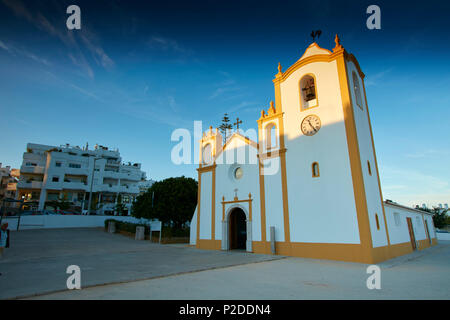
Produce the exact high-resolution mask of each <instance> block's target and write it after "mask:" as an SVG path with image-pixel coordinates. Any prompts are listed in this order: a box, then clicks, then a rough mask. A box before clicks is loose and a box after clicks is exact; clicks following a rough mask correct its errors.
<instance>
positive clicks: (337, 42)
mask: <svg viewBox="0 0 450 320" xmlns="http://www.w3.org/2000/svg"><path fill="white" fill-rule="evenodd" d="M340 41H341V39H339V37H338V35H337V34H336V36H335V37H334V42H335V43H336V46H335V47H334V48H333V52H336V51H338V50H341V49H343V47H342V45H341V42H340Z"/></svg>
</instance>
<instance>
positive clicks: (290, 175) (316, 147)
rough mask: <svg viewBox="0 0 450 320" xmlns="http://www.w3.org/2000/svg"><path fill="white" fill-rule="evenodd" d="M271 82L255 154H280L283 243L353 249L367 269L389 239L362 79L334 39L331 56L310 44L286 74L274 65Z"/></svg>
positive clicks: (337, 39)
mask: <svg viewBox="0 0 450 320" xmlns="http://www.w3.org/2000/svg"><path fill="white" fill-rule="evenodd" d="M273 82H274V88H275V106H271V108H269V111H268V113H267V114H266V113H265V112H264V111H263V112H262V114H261V118H260V119H259V120H258V124H259V128H260V148H262V149H263V150H265V152H270V149H271V148H275V150H277V149H276V148H277V147H278V148H279V151H280V152H282V153H283V157H280V160H283V159H282V158H285V161H284V163H283V161H280V166H281V167H280V169H281V170H280V173H281V180H282V186H283V184H285V188H286V194H285V195H284V197H283V206H284V210H283V213H284V221H285V223H284V234H285V238H286V239H285V241H286V242H289V241H290V242H293V243H304V242H314V243H342V244H359V245H360V249H358V250H361V252H360V253H358V255H360V257H359V259H360V260H361V261H370V260H371V257H372V256H371V254H372V251H371V250H373V248H375V247H377V246H386V245H388V243H389V239H388V234H387V231H386V220H385V218H384V206H383V204H382V195H381V188H380V182H379V177H378V168H377V163H376V156H375V148H374V144H373V136H372V130H371V126H370V117H369V111H368V107H367V99H366V96H365V89H364V73H363V72H362V71H361V68H360V66H359V64H358V62H357V60H356V58H355V57H354V56H353V55H352V54H349V53H348V52H347V51H346V50H345V49H344V47H343V46H342V45H341V43H340V39H339V37H338V36H337V35H336V37H335V47H334V48H333V51H330V50H328V49H324V48H321V47H320V46H319V45H318V44H317V43H316V42H314V43H312V44H311V45H309V46H308V48H307V49H306V51H305V52H304V53H303V55H302V56H301V57H300V59H299V60H297V61H296V62H295V63H294V64H293V65H292V66H290V67H289V68H287V69H286V70H285V71H284V72H283V71H282V69H281V66H280V65H278V73H277V74H276V75H275V79H274V80H273ZM271 123H274V126H275V125H276V126H277V129H278V131H277V137H279V139H278V140H277V141H276V142H272V141H273V140H271V142H269V141H266V140H267V137H269V138H270V139H271V138H272V136H271V134H270V133H268V129H270V130H272V128H271V127H270V125H271ZM261 140H263V144H261ZM276 143H279V144H278V145H277V144H276ZM325 221H326V223H325ZM377 221H379V222H380V223H377ZM317 230H321V232H317ZM322 233H323V234H326V235H327V236H326V237H324V236H323V234H322ZM288 237H289V238H288ZM327 238H329V239H328V240H327ZM288 247H289V245H288ZM291 249H292V248H291ZM287 250H289V249H287Z"/></svg>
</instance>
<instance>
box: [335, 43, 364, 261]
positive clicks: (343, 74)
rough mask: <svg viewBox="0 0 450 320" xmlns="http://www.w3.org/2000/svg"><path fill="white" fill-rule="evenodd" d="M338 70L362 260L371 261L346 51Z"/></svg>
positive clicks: (339, 57) (337, 61) (338, 53)
mask: <svg viewBox="0 0 450 320" xmlns="http://www.w3.org/2000/svg"><path fill="white" fill-rule="evenodd" d="M335 54H337V59H336V63H337V68H338V75H339V84H340V89H341V98H342V107H343V111H344V122H345V131H346V135H347V146H348V152H349V160H350V168H351V172H352V182H353V191H354V198H355V206H356V214H357V218H358V227H359V238H360V242H361V247H362V250H361V254H362V255H363V256H362V257H361V260H365V261H370V260H371V255H372V252H371V251H372V236H371V232H370V222H369V213H368V209H367V199H366V192H365V188H364V180H363V173H362V168H361V156H360V152H359V145H358V137H357V133H356V124H355V117H354V113H353V107H352V100H351V95H350V86H349V82H348V76H347V65H346V61H345V51H344V50H341V51H337V52H336V53H335Z"/></svg>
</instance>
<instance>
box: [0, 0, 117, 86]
mask: <svg viewBox="0 0 450 320" xmlns="http://www.w3.org/2000/svg"><path fill="white" fill-rule="evenodd" d="M2 2H3V3H4V4H5V5H6V6H7V7H9V8H10V9H11V10H12V11H13V12H14V14H16V15H17V16H19V17H24V18H25V19H26V20H27V21H28V22H30V23H31V24H33V25H34V26H35V27H37V28H38V29H40V30H42V31H44V32H46V33H47V34H49V35H51V36H53V37H56V38H58V39H59V40H60V41H61V42H62V43H63V44H64V45H65V46H66V48H67V49H68V51H69V53H68V54H67V56H68V57H69V60H70V61H71V62H72V63H73V64H74V65H75V66H77V67H79V68H81V70H83V71H84V73H85V75H86V76H87V77H89V78H91V79H93V78H94V71H93V68H92V67H91V65H90V63H89V62H88V60H87V59H86V57H85V55H84V53H83V49H84V48H85V49H86V50H87V51H88V52H90V53H91V54H92V57H93V59H94V61H95V62H96V63H97V64H98V65H99V66H101V67H103V68H104V69H106V70H108V71H109V70H111V69H112V67H113V66H114V65H115V63H114V61H113V59H111V57H110V56H108V55H107V54H106V52H105V50H104V49H103V48H102V46H101V45H99V44H98V41H97V40H96V37H95V35H94V34H93V33H92V32H89V30H88V28H87V27H86V24H84V25H83V28H82V30H81V31H80V34H79V35H77V36H75V33H73V32H70V31H69V30H67V29H66V28H56V27H55V26H54V24H53V23H52V22H51V21H49V19H47V18H46V17H45V16H44V15H43V14H42V13H41V12H36V13H34V12H31V11H30V10H28V9H27V8H26V6H25V5H24V4H23V3H22V1H21V0H2ZM76 37H79V39H81V41H77V39H76ZM80 44H83V45H84V46H80ZM29 58H31V59H34V60H38V59H39V58H38V57H37V56H35V55H30V56H29ZM41 62H43V63H45V61H41ZM47 62H48V61H47Z"/></svg>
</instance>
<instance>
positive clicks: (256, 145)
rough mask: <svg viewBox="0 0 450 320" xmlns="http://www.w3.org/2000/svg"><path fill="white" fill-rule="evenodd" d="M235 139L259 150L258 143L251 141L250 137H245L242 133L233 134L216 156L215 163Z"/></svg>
mask: <svg viewBox="0 0 450 320" xmlns="http://www.w3.org/2000/svg"><path fill="white" fill-rule="evenodd" d="M235 137H237V138H239V139H241V140H242V141H244V142H245V143H246V144H248V145H251V146H252V147H253V148H255V149H258V148H259V145H258V143H256V142H255V141H253V140H251V139H250V138H248V137H244V136H243V135H241V134H240V133H237V132H235V133H233V134H232V135H231V137H230V138H229V139H228V140H227V142H225V144H224V145H223V147H222V149H221V150H220V151H219V152H218V153H217V154H216V156H215V157H214V163H215V162H216V160H217V158H218V157H219V156H220V155H221V154H222V153H224V152H225V150H226V148H227V147H228V145H230V143H231V140H233V139H234V138H235Z"/></svg>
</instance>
